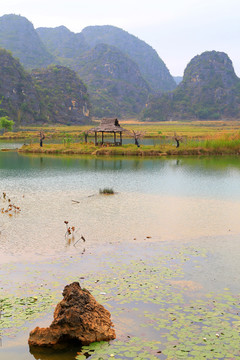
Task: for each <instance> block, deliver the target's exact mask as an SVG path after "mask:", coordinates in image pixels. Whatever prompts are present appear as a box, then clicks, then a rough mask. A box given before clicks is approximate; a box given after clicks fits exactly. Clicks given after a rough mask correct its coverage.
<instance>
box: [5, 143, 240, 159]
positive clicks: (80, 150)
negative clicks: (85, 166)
mask: <svg viewBox="0 0 240 360" xmlns="http://www.w3.org/2000/svg"><path fill="white" fill-rule="evenodd" d="M4 151H6V149H4ZM17 151H18V152H19V153H24V154H51V155H91V156H99V155H101V156H141V157H145V156H150V157H162V156H176V155H181V156H214V155H240V146H233V147H230V146H226V147H221V146H219V147H217V146H212V147H211V145H210V146H209V147H207V148H205V147H201V146H198V147H191V146H186V145H184V144H183V145H180V147H179V148H176V147H174V146H171V145H155V146H154V145H141V146H140V148H137V147H136V145H123V146H116V147H114V146H101V147H99V146H95V145H94V144H92V143H87V144H69V145H63V144H46V145H43V147H40V146H39V144H32V145H23V146H22V147H21V148H19V149H17Z"/></svg>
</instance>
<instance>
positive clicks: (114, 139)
mask: <svg viewBox="0 0 240 360" xmlns="http://www.w3.org/2000/svg"><path fill="white" fill-rule="evenodd" d="M113 134H114V145H115V146H116V133H115V132H114V133H113Z"/></svg>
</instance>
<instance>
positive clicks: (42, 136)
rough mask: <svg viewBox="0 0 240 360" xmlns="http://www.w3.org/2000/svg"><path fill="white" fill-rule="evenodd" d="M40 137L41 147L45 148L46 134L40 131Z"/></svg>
mask: <svg viewBox="0 0 240 360" xmlns="http://www.w3.org/2000/svg"><path fill="white" fill-rule="evenodd" d="M39 136H40V146H41V147H42V146H43V140H44V139H45V135H44V132H43V131H42V130H41V131H40V133H39Z"/></svg>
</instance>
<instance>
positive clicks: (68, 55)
mask: <svg viewBox="0 0 240 360" xmlns="http://www.w3.org/2000/svg"><path fill="white" fill-rule="evenodd" d="M36 32H37V34H38V35H39V37H40V38H41V40H42V42H43V44H44V45H45V47H46V48H47V49H48V51H49V52H50V53H51V54H52V55H54V56H55V57H56V58H58V60H59V61H60V62H61V61H62V62H63V63H64V62H67V59H71V60H72V61H71V62H70V63H72V64H75V62H76V59H77V58H78V57H79V56H81V55H82V54H83V53H84V52H85V51H88V50H90V46H89V45H88V44H87V42H86V40H85V38H84V36H83V34H81V33H79V34H75V33H73V32H71V31H70V30H68V29H67V28H66V27H65V26H58V27H56V28H44V27H40V28H38V29H36ZM59 58H63V60H61V59H59Z"/></svg>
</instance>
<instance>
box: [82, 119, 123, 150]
mask: <svg viewBox="0 0 240 360" xmlns="http://www.w3.org/2000/svg"><path fill="white" fill-rule="evenodd" d="M123 131H127V130H126V129H124V128H122V127H121V126H120V124H119V121H118V119H116V118H104V119H102V120H101V123H100V125H98V126H96V127H95V128H92V129H90V130H89V132H94V133H95V145H99V144H101V145H103V144H104V133H105V132H106V133H113V135H114V145H122V132H123ZM99 132H100V133H102V141H101V142H100V143H98V140H97V133H99ZM117 133H119V136H120V139H119V141H117V140H116V134H117Z"/></svg>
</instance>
